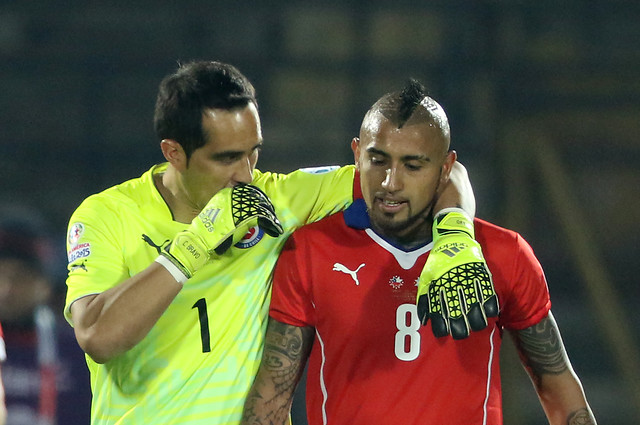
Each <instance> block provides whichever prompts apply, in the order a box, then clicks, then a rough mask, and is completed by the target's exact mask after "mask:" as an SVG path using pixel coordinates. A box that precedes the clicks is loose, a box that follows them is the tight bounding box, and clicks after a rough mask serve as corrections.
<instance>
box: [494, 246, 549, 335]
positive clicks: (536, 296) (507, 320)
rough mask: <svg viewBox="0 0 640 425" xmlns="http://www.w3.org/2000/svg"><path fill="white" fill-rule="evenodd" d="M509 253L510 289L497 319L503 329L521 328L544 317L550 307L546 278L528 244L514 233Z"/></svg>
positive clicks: (533, 323)
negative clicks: (510, 265)
mask: <svg viewBox="0 0 640 425" xmlns="http://www.w3.org/2000/svg"><path fill="white" fill-rule="evenodd" d="M515 243H516V247H515V255H513V256H512V259H511V261H512V262H513V264H512V268H511V277H510V279H509V281H510V282H509V285H510V291H509V292H508V296H507V297H506V300H505V301H506V305H505V306H504V307H505V308H504V309H502V311H501V314H500V322H501V323H502V325H503V326H504V327H505V328H508V329H513V330H521V329H525V328H528V327H530V326H533V325H535V324H537V323H538V322H540V320H542V319H544V318H545V317H546V316H547V314H548V313H549V310H550V309H551V300H550V297H549V289H548V286H547V280H546V278H545V275H544V271H543V270H542V266H541V265H540V262H539V261H538V259H537V258H536V256H535V254H534V253H533V249H532V248H531V246H530V245H529V244H528V243H527V242H526V241H525V240H524V239H523V238H522V236H520V235H518V234H516V238H515Z"/></svg>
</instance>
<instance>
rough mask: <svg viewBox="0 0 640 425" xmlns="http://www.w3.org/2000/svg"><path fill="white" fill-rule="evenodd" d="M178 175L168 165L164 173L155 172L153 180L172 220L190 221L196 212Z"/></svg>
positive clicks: (197, 211)
mask: <svg viewBox="0 0 640 425" xmlns="http://www.w3.org/2000/svg"><path fill="white" fill-rule="evenodd" d="M179 177H180V176H179V175H178V173H177V171H176V170H175V168H173V167H172V166H171V165H169V166H168V167H167V169H166V171H165V172H164V173H159V174H155V175H154V176H153V181H154V183H155V185H156V188H157V189H158V192H160V195H161V196H162V198H163V199H164V201H165V203H166V204H167V207H169V210H170V211H171V215H172V216H173V219H174V221H177V222H180V223H191V220H193V219H194V218H195V217H196V216H197V215H198V213H199V212H200V211H199V210H197V209H196V208H195V207H194V206H193V205H192V204H191V203H190V202H188V197H187V195H186V193H185V190H184V188H183V187H182V185H181V183H180V178H179Z"/></svg>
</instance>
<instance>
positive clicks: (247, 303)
mask: <svg viewBox="0 0 640 425" xmlns="http://www.w3.org/2000/svg"><path fill="white" fill-rule="evenodd" d="M154 124H155V129H156V133H157V136H158V139H159V140H160V148H161V150H162V154H163V155H164V157H165V158H166V162H165V163H163V164H159V165H156V166H153V167H152V168H151V169H150V170H148V171H147V172H145V173H144V174H143V175H142V176H141V177H139V178H135V179H132V180H129V181H126V182H124V183H122V184H119V185H116V186H114V187H111V188H109V189H106V190H104V191H103V192H101V193H98V194H95V195H92V196H90V197H88V198H87V199H86V200H85V201H84V202H82V204H81V205H80V206H79V207H78V208H77V210H76V211H75V212H74V213H73V215H72V217H71V219H70V221H69V228H68V236H67V253H68V259H69V265H68V270H69V275H68V278H67V297H66V305H65V316H66V318H67V320H68V321H69V323H71V325H72V326H73V327H74V330H75V334H76V337H77V340H78V342H79V344H80V346H81V347H82V348H83V350H84V351H85V352H86V354H87V364H88V367H89V369H90V371H91V387H92V393H93V402H92V409H91V410H92V412H91V416H92V418H91V423H92V425H103V424H104V425H106V424H109V425H113V424H120V425H124V424H136V425H138V424H142V423H144V424H151V425H169V424H207V425H211V424H234V423H239V421H240V417H241V413H242V406H243V402H244V399H245V397H246V395H247V392H248V390H249V387H250V385H251V383H252V381H253V378H254V375H255V373H256V370H257V368H258V363H259V360H260V355H261V351H262V346H263V337H264V332H265V325H266V320H267V313H268V306H269V298H270V285H271V284H270V278H271V274H272V270H273V267H274V264H275V261H276V259H277V257H278V254H279V252H280V250H281V248H282V246H283V244H284V242H285V240H286V238H287V237H288V236H289V235H290V234H291V233H292V232H293V230H295V229H296V228H298V227H300V226H302V225H304V224H306V223H310V222H314V221H317V220H319V219H320V218H322V217H325V216H327V215H329V214H332V213H335V212H337V211H340V210H342V209H344V208H345V207H347V206H348V205H349V204H350V203H351V202H352V200H353V198H354V196H356V197H357V196H359V194H358V190H359V189H354V188H359V184H358V183H356V184H354V179H357V175H356V173H355V171H354V168H353V167H342V168H337V167H329V168H322V169H313V170H309V169H307V170H298V171H295V172H293V173H290V174H287V175H283V174H275V173H269V172H261V171H259V170H257V169H256V168H255V167H256V162H257V160H258V155H259V152H260V149H261V148H262V144H263V140H262V134H261V127H260V119H259V116H258V110H257V103H256V98H255V93H254V89H253V87H252V85H251V83H250V82H249V81H248V80H247V79H246V77H245V76H243V75H242V74H241V73H240V72H239V71H238V70H237V69H236V68H235V67H233V66H231V65H228V64H224V63H220V62H192V63H188V64H185V65H183V66H181V67H180V68H179V69H178V70H177V71H176V72H175V73H174V74H171V75H169V76H167V77H166V78H165V79H164V80H163V81H162V83H161V84H160V88H159V93H158V97H157V101H156V109H155V117H154ZM474 202H475V201H474V199H473V193H472V191H471V188H470V184H469V182H468V180H467V177H466V173H465V171H464V168H463V167H462V166H461V165H459V164H456V166H455V167H454V170H453V173H452V178H451V181H450V183H449V184H448V185H446V187H445V189H444V190H443V193H442V196H441V197H440V198H439V200H438V203H437V204H436V208H435V210H436V211H439V210H444V212H445V213H446V212H447V211H450V210H448V209H446V208H450V207H453V208H454V210H455V208H456V207H464V208H465V209H466V210H467V211H468V212H470V213H472V214H473V212H474V208H475V203H474ZM444 217H447V215H445V216H444ZM451 227H452V228H451V229H450V232H447V236H446V238H445V237H443V240H446V244H447V245H449V244H452V243H453V244H456V243H459V244H465V243H466V244H473V243H474V242H475V241H474V240H473V239H471V238H470V236H469V232H465V231H461V230H460V229H463V230H464V228H465V223H462V224H456V225H455V226H451ZM436 244H437V241H436ZM469 262H472V263H480V264H481V265H482V267H484V259H483V258H482V254H481V253H480V251H479V250H478V251H477V255H475V256H473V257H472V258H467V257H465V258H463V259H459V258H458V257H457V256H454V257H453V258H452V260H450V261H449V260H447V258H446V256H445V257H442V258H440V259H439V261H438V262H436V263H434V264H433V265H429V264H427V265H426V266H425V271H424V273H423V276H422V278H423V281H424V282H426V284H423V285H422V286H423V287H425V288H427V289H425V290H426V291H429V289H428V288H429V286H430V285H429V284H430V282H434V285H433V286H432V288H434V289H436V290H437V289H438V288H439V287H438V285H437V283H438V282H439V279H440V277H441V276H442V275H444V273H449V274H451V273H453V274H455V273H457V270H459V269H460V268H461V267H463V266H465V264H466V263H469ZM473 278H474V279H480V280H483V281H482V282H480V286H481V287H482V289H483V292H482V294H483V296H482V297H479V296H478V294H475V295H472V296H471V297H470V298H469V299H468V300H466V301H465V300H462V302H463V305H464V306H465V308H463V309H462V310H460V309H456V310H455V311H454V313H455V314H454V315H451V317H449V316H447V312H448V311H450V310H449V309H448V308H447V307H446V306H447V305H448V304H446V303H445V304H443V305H444V306H445V307H444V308H437V307H435V306H434V307H433V308H430V309H429V311H428V312H425V318H426V319H428V318H431V319H433V322H434V323H436V324H437V325H438V326H437V329H438V330H439V332H440V333H441V334H443V335H445V334H447V333H449V332H451V333H452V334H453V336H454V337H456V338H464V337H465V336H466V335H467V334H468V333H469V331H470V329H472V330H476V329H481V328H483V327H484V326H486V316H487V315H488V316H492V315H496V314H497V313H498V304H497V299H496V297H495V293H492V285H491V277H490V275H489V274H488V273H485V274H482V276H481V277H478V276H474V277H473ZM462 280H464V279H462ZM466 283H468V282H466ZM447 289H448V290H447V291H445V292H443V296H444V298H446V297H447V296H448V295H447V294H451V293H453V292H455V291H452V290H451V288H447ZM461 293H462V294H463V295H464V291H462V292H461ZM445 301H446V300H445ZM458 302H459V301H455V302H454V304H455V303H458ZM451 305H453V304H451ZM456 305H457V304H456ZM427 316H428V317H427ZM434 329H436V328H434Z"/></svg>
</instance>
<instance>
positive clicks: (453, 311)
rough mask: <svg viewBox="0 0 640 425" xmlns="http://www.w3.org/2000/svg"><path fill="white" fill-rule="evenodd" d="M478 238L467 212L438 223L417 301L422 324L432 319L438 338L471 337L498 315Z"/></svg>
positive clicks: (436, 220)
mask: <svg viewBox="0 0 640 425" xmlns="http://www.w3.org/2000/svg"><path fill="white" fill-rule="evenodd" d="M474 237H475V232H474V229H473V222H472V220H471V219H470V218H469V217H468V216H467V215H466V214H464V213H462V212H459V211H452V212H449V213H447V214H444V215H441V216H439V217H437V218H436V219H435V220H434V222H433V248H432V249H431V253H430V254H429V257H428V258H427V262H426V264H425V266H424V269H423V270H422V273H421V274H420V278H419V280H418V298H417V303H418V317H419V318H420V321H421V323H422V324H423V325H426V324H427V321H429V320H431V329H432V331H433V334H434V335H435V336H436V337H442V336H446V335H448V334H451V336H452V337H453V338H454V339H463V338H466V337H468V336H469V333H470V331H471V330H474V331H479V330H482V329H484V328H485V327H486V326H487V317H495V316H497V315H498V313H499V310H500V307H499V303H498V296H497V295H496V292H495V289H494V288H493V280H492V279H491V272H489V269H488V268H487V264H486V261H485V259H484V256H483V255H482V249H481V248H480V244H479V243H478V242H477V241H476V240H475V239H474Z"/></svg>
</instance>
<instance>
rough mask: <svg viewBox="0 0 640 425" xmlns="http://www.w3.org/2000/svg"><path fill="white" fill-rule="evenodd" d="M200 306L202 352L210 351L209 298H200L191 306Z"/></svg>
mask: <svg viewBox="0 0 640 425" xmlns="http://www.w3.org/2000/svg"><path fill="white" fill-rule="evenodd" d="M194 308H198V319H199V320H200V338H201V339H202V352H203V353H208V352H210V351H211V342H210V338H211V337H210V334H209V315H208V314H207V300H205V299H204V298H200V299H199V300H198V301H196V303H195V304H194V305H193V307H191V309H194Z"/></svg>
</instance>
